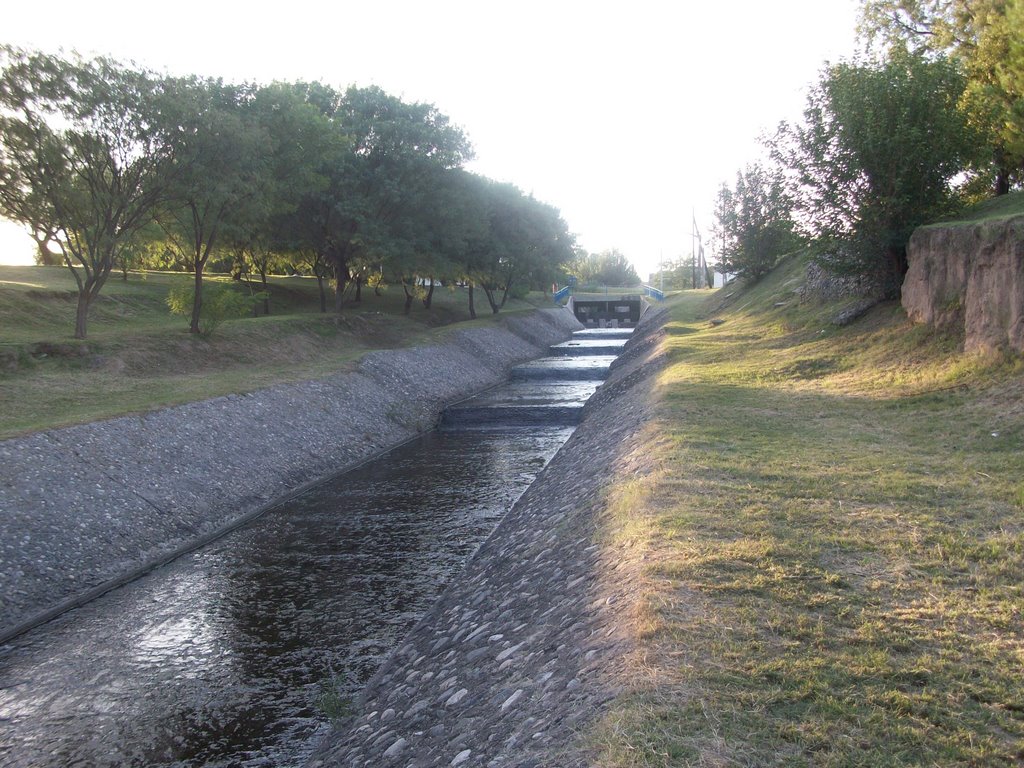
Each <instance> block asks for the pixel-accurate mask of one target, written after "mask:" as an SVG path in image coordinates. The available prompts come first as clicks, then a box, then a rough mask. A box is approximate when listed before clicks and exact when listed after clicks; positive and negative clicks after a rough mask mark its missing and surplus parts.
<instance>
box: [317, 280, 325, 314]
mask: <svg viewBox="0 0 1024 768" xmlns="http://www.w3.org/2000/svg"><path fill="white" fill-rule="evenodd" d="M316 287H317V290H318V291H320V314H322V315H323V314H327V291H325V290H324V276H323V275H321V274H320V273H319V272H317V273H316Z"/></svg>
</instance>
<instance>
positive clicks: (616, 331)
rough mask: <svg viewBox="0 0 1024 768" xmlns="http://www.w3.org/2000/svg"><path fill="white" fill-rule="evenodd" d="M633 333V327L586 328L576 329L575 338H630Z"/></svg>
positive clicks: (573, 335)
mask: <svg viewBox="0 0 1024 768" xmlns="http://www.w3.org/2000/svg"><path fill="white" fill-rule="evenodd" d="M632 335H633V329H632V328H586V329H584V330H582V331H575V332H573V334H572V337H573V338H574V339H628V338H629V337H631V336H632Z"/></svg>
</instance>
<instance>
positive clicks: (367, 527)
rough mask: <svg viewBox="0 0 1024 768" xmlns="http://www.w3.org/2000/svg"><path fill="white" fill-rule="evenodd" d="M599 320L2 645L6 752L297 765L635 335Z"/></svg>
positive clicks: (46, 762) (103, 759)
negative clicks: (257, 513)
mask: <svg viewBox="0 0 1024 768" xmlns="http://www.w3.org/2000/svg"><path fill="white" fill-rule="evenodd" d="M594 333H595V332H594V331H591V332H587V331H584V332H581V334H580V338H578V339H574V341H573V342H569V343H567V344H566V345H559V346H558V347H553V348H552V355H553V356H552V357H551V358H547V359H545V361H542V362H538V361H535V362H534V363H530V364H528V365H526V366H523V367H521V368H519V369H518V370H517V371H515V372H514V376H513V380H512V381H510V382H509V383H508V384H507V385H505V386H503V387H499V388H497V389H494V390H491V391H489V392H487V393H484V394H483V395H481V396H479V397H477V398H473V399H472V400H469V401H466V402H464V403H461V404H460V405H459V406H458V407H456V408H453V409H451V410H450V412H449V414H448V415H447V416H446V418H445V422H444V428H442V429H440V430H436V431H434V432H432V433H430V434H427V435H424V436H422V437H421V438H419V439H417V440H415V441H413V442H411V443H407V444H406V445H404V446H402V447H400V448H398V449H396V450H394V451H392V452H390V453H389V454H387V455H385V456H384V457H382V458H380V459H378V460H376V461H373V462H371V463H369V464H366V465H363V466H362V467H360V468H358V469H357V470H354V471H352V472H349V473H346V474H343V475H339V476H338V477H336V478H334V479H333V480H330V481H328V482H325V483H323V484H321V485H319V486H317V487H316V488H314V489H312V490H310V491H309V492H307V493H306V494H304V495H302V496H300V497H297V498H295V499H293V500H291V501H289V502H287V503H286V504H284V505H282V506H281V507H279V508H277V509H275V510H273V511H271V512H270V513H268V514H266V515H264V516H263V517H261V518H260V519H259V520H257V521H255V522H254V523H252V524H250V525H249V526H247V527H245V528H242V529H240V530H238V531H235V532H234V533H232V534H230V535H228V536H226V537H224V538H222V539H220V540H218V541H216V542H214V543H212V544H210V545H208V546H206V547H204V548H203V549H201V550H199V551H197V552H195V553H193V554H191V555H188V556H185V557H182V558H180V559H178V560H176V561H175V562H174V563H172V564H170V565H168V566H166V567H164V568H161V569H159V570H157V571H155V572H153V573H151V574H149V575H148V576H146V577H144V578H142V579H139V580H137V581H135V582H133V583H132V584H129V585H127V586H126V587H122V588H121V589H118V590H115V591H114V592H111V593H109V594H107V595H106V596H104V597H102V598H100V599H99V600H96V601H94V602H92V603H90V604H88V605H86V606H84V607H82V608H79V609H77V610H74V611H71V612H69V613H67V614H64V615H63V616H62V617H60V618H58V619H56V620H55V621H52V622H50V623H49V624H46V625H44V626H41V627H38V628H36V629H35V630H33V631H32V632H30V633H28V634H26V635H23V636H22V637H20V638H18V639H16V640H14V641H11V642H10V643H8V644H7V645H5V646H3V647H2V648H0V766H3V768H9V767H10V768H13V767H15V766H17V768H23V767H25V768H27V767H28V766H33V768H35V767H39V768H46V767H49V766H82V767H83V768H84V767H85V766H90V767H91V766H97V767H99V766H289V765H298V764H301V763H302V761H303V760H304V758H305V757H306V755H307V754H308V752H309V751H310V749H311V748H312V741H313V739H314V737H315V736H316V734H317V732H318V731H321V730H323V729H324V728H326V727H327V725H328V722H329V714H330V713H331V712H337V711H339V710H340V709H342V708H343V707H344V702H345V700H346V698H347V697H349V696H351V695H352V694H354V693H355V692H356V691H357V690H358V688H359V687H360V686H361V685H362V684H363V683H364V682H365V681H366V680H367V679H368V678H369V677H370V675H371V674H372V673H373V672H374V670H376V668H377V667H378V666H379V664H380V663H381V661H383V658H384V657H385V656H386V654H387V653H388V652H389V651H390V650H391V649H392V648H393V647H394V646H395V644H396V643H397V642H398V641H399V640H400V639H401V638H402V637H403V636H404V635H405V634H406V632H408V630H409V629H410V628H411V626H412V624H414V623H415V621H416V620H417V619H418V618H419V617H420V616H421V615H422V614H423V612H424V611H425V610H426V609H427V608H428V607H429V605H430V604H431V603H432V602H433V601H434V599H435V598H436V597H437V596H438V594H439V593H440V592H441V590H442V589H443V588H444V585H445V584H446V583H447V582H448V581H449V580H450V579H451V578H452V577H453V576H454V575H456V574H457V573H458V572H459V571H460V570H461V569H462V568H463V566H464V565H465V562H466V560H467V558H468V557H469V556H470V555H471V554H472V553H473V552H474V551H475V550H476V548H477V547H478V546H479V545H480V543H481V542H482V541H483V539H484V538H486V537H487V535H488V534H489V533H490V532H491V530H492V529H493V528H494V526H495V525H496V523H497V522H498V520H499V519H500V518H501V517H502V516H503V515H504V514H505V512H506V511H507V510H508V509H509V507H510V506H511V505H512V503H513V502H514V501H515V499H516V498H518V496H519V495H520V494H521V493H522V492H523V491H524V490H525V489H526V487H527V486H528V485H529V484H530V482H531V481H532V480H533V478H534V477H535V476H536V474H537V472H539V471H540V469H541V468H543V466H544V465H545V464H546V463H547V462H548V461H549V460H550V459H551V457H552V456H553V455H554V454H555V452H556V451H557V450H558V448H559V447H560V446H561V445H562V443H563V442H564V441H565V440H566V439H567V438H568V436H569V434H570V433H571V431H572V424H574V423H576V421H578V409H579V408H580V407H581V406H582V403H583V402H584V401H585V400H586V399H587V397H589V396H590V394H592V393H593V391H594V390H595V389H596V387H597V386H598V385H599V383H600V379H601V378H602V377H603V375H604V373H605V372H606V370H607V366H608V364H609V363H610V361H611V359H612V358H613V356H614V353H615V351H616V349H615V347H616V345H621V344H622V343H623V341H622V337H623V336H624V335H625V334H623V333H622V332H621V331H620V332H617V333H616V332H613V331H605V332H603V333H601V335H602V336H604V338H602V339H598V340H594V339H591V338H586V337H587V336H593V335H594ZM615 336H618V337H620V338H619V339H615V340H614V341H612V340H611V339H612V338H613V337H615ZM573 347H575V349H573ZM545 371H546V372H545ZM582 371H586V372H587V375H584V373H582Z"/></svg>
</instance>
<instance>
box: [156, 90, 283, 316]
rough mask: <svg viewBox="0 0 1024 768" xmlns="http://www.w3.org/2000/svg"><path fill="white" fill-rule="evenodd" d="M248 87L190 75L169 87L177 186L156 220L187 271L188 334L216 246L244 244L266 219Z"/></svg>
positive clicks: (260, 136) (265, 141)
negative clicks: (190, 299)
mask: <svg viewBox="0 0 1024 768" xmlns="http://www.w3.org/2000/svg"><path fill="white" fill-rule="evenodd" d="M251 96H252V93H251V89H249V88H246V87H239V86H233V85H226V84H224V83H223V82H221V81H219V80H204V79H200V78H195V77H189V78H183V79H180V80H178V81H176V82H175V83H174V101H173V107H174V111H173V112H170V111H169V114H168V115H167V118H168V119H169V120H170V121H173V123H174V124H176V125H178V126H179V130H178V131H177V134H176V137H175V145H174V157H175V165H176V169H177V173H176V178H175V182H176V183H175V184H174V185H173V187H172V188H171V190H170V196H169V199H168V201H167V202H166V204H165V205H164V206H163V207H162V210H161V211H160V212H159V213H158V215H157V218H158V220H159V221H160V224H161V227H162V228H163V230H164V232H165V233H166V235H167V238H168V240H169V241H170V242H171V243H172V245H173V247H174V248H175V250H177V251H178V252H179V253H180V254H181V255H182V257H183V258H184V259H185V260H186V261H187V263H188V264H189V266H190V267H191V269H192V271H193V273H194V276H195V279H194V288H193V292H194V298H193V302H192V308H191V309H192V312H191V316H190V321H189V330H190V331H191V332H192V333H200V332H201V328H200V317H201V314H202V305H203V272H204V270H205V268H206V264H207V262H208V261H209V259H210V256H211V254H212V253H213V252H214V248H215V247H216V246H217V245H218V244H219V243H220V242H221V241H234V242H237V241H239V240H243V239H245V238H246V237H247V236H248V235H249V233H250V232H251V231H252V229H254V228H255V226H256V225H257V223H258V222H260V221H261V220H263V218H265V217H266V216H267V215H268V214H269V210H268V207H269V196H270V181H269V174H268V171H267V168H268V165H269V156H270V151H271V150H270V140H269V137H268V136H267V133H266V131H265V130H264V129H263V127H262V126H261V125H260V123H259V120H258V118H257V115H256V113H255V111H254V110H253V109H252V108H251V104H250V100H251Z"/></svg>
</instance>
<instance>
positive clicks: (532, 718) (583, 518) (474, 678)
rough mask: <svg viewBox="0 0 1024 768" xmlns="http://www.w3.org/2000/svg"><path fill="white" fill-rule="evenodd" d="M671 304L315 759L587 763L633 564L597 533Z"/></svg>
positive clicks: (637, 420)
mask: <svg viewBox="0 0 1024 768" xmlns="http://www.w3.org/2000/svg"><path fill="white" fill-rule="evenodd" d="M666 317H667V313H664V312H657V311H652V312H648V313H647V315H645V317H644V319H643V321H642V323H641V327H640V328H639V329H638V331H637V332H636V334H634V338H633V339H631V340H630V342H629V343H628V345H627V347H626V350H625V352H624V353H623V355H621V356H620V357H619V359H618V360H617V361H616V364H615V366H614V367H613V371H612V374H611V375H610V377H609V379H608V380H607V381H606V382H605V384H604V385H603V386H602V387H601V388H600V389H599V390H598V392H597V393H596V394H595V395H594V397H593V398H591V401H590V402H589V403H588V404H587V406H586V413H585V416H584V420H583V422H582V424H581V425H580V427H579V428H578V429H577V430H576V432H575V433H574V434H573V436H572V437H571V438H570V439H569V441H568V442H567V443H566V444H565V446H563V447H562V449H561V450H560V451H559V452H558V454H557V455H556V456H555V458H554V459H552V461H551V463H550V464H549V465H548V466H547V467H546V468H545V469H544V471H543V472H542V473H541V475H540V476H539V477H538V478H537V480H536V481H535V482H534V483H533V484H532V485H531V486H530V488H529V489H528V490H527V492H526V493H525V494H524V495H523V496H522V498H520V500H519V501H518V502H517V503H516V505H515V506H514V507H513V508H512V510H511V511H510V512H509V514H508V515H507V516H506V517H505V519H504V520H503V521H502V522H501V524H500V525H499V526H498V528H497V529H496V530H495V532H494V533H493V534H492V536H491V537H490V538H489V539H488V540H487V541H486V542H485V543H484V544H483V545H482V546H481V548H480V549H479V550H478V552H477V553H476V555H475V556H474V557H473V559H472V560H471V561H470V563H469V564H468V565H467V568H466V571H465V572H464V573H463V574H462V576H461V577H459V578H458V579H457V580H456V581H455V582H454V583H452V584H451V585H450V586H449V587H448V589H447V590H446V591H445V593H444V594H443V595H442V597H441V598H440V599H439V600H438V602H437V603H435V605H434V606H433V607H432V608H431V610H430V611H429V612H428V613H427V615H426V616H425V617H424V618H423V619H422V620H421V621H420V622H419V624H417V626H416V627H415V628H414V629H413V630H412V632H411V633H410V634H409V636H408V637H407V638H406V640H405V641H404V643H402V644H401V646H400V647H399V648H398V649H397V650H396V651H395V652H394V653H393V654H392V655H391V657H390V658H389V659H388V661H387V662H385V664H384V666H383V667H382V668H381V669H380V670H379V672H378V673H377V674H376V675H375V676H374V678H373V679H372V680H371V681H370V682H369V684H368V685H367V686H366V688H365V689H364V690H363V692H362V693H361V695H360V697H359V699H358V701H357V702H356V705H355V708H354V710H355V711H354V714H353V715H352V716H351V718H349V719H348V720H347V721H346V722H344V723H342V724H340V725H339V727H338V728H337V729H336V730H335V731H334V732H332V733H330V734H328V735H327V736H326V737H325V739H324V740H323V742H322V743H321V745H320V746H319V749H318V750H317V751H316V753H315V754H314V755H313V757H312V759H311V761H310V766H311V768H326V766H332V767H334V766H346V767H348V766H388V765H396V766H449V765H451V766H459V765H461V766H488V767H489V768H499V767H502V766H517V767H519V768H525V767H526V766H560V767H561V766H585V765H588V764H589V761H588V759H587V755H586V754H585V751H584V749H583V748H582V747H581V745H580V744H579V741H578V739H579V733H580V731H581V730H583V729H584V728H585V727H586V726H587V725H588V724H590V723H591V722H593V720H594V719H595V718H596V717H598V716H599V715H600V713H601V712H602V710H603V707H604V706H605V705H606V704H607V703H608V702H610V701H611V700H612V698H613V697H614V696H615V695H616V694H617V693H618V692H619V690H620V687H619V682H618V676H617V670H620V669H622V668H623V665H624V664H625V663H626V659H627V658H630V657H631V656H632V654H634V653H635V649H634V648H633V646H632V643H631V641H630V640H629V637H630V635H629V614H630V612H631V610H632V605H633V602H634V596H635V594H636V592H635V587H636V583H637V579H638V578H639V575H638V570H637V569H638V566H639V563H638V562H636V561H635V559H634V558H629V557H618V556H616V555H614V554H612V553H611V552H610V551H609V548H608V547H606V546H603V545H604V544H605V543H606V542H603V541H602V534H600V521H601V516H602V513H603V510H604V509H605V506H606V504H607V498H606V496H605V489H606V488H607V487H608V485H609V483H611V482H612V481H613V480H618V479H621V478H623V477H626V476H629V475H630V474H632V473H634V472H638V471H641V470H642V467H641V466H640V463H639V462H640V461H641V459H639V458H636V457H637V456H642V455H643V451H642V446H641V439H640V432H641V429H642V427H643V425H644V423H645V422H646V421H647V420H648V419H649V418H650V415H651V405H650V403H651V391H652V387H653V386H654V379H655V377H654V375H653V374H655V373H656V372H657V371H658V370H660V368H661V366H662V363H663V360H662V357H661V355H660V354H659V352H658V341H659V340H660V338H661V337H662V334H663V331H662V330H661V325H662V323H663V322H664V320H665V318H666Z"/></svg>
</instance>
